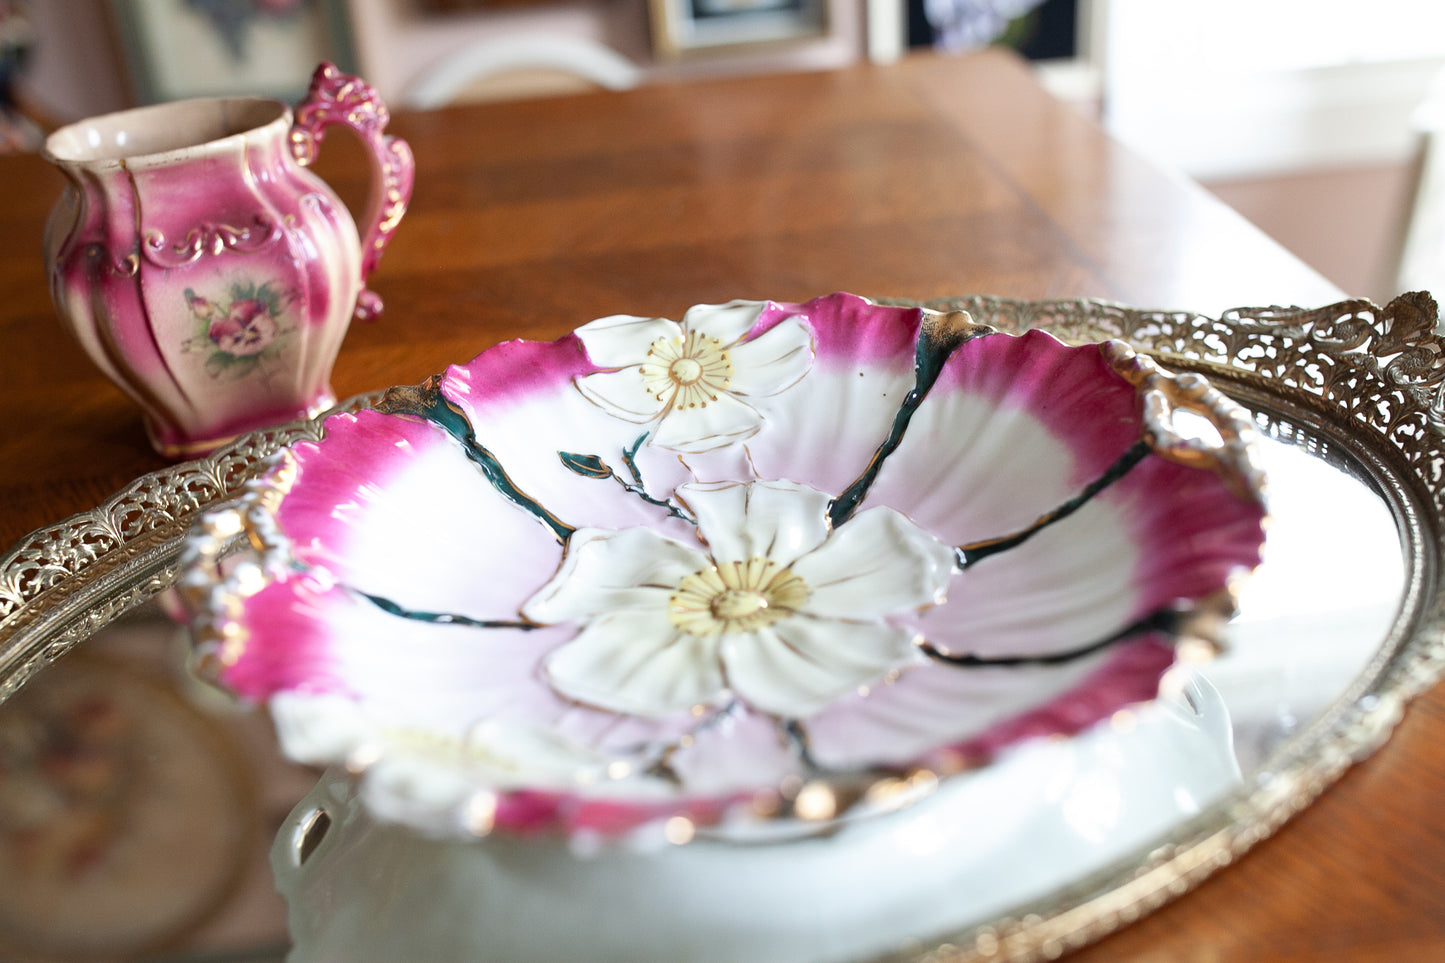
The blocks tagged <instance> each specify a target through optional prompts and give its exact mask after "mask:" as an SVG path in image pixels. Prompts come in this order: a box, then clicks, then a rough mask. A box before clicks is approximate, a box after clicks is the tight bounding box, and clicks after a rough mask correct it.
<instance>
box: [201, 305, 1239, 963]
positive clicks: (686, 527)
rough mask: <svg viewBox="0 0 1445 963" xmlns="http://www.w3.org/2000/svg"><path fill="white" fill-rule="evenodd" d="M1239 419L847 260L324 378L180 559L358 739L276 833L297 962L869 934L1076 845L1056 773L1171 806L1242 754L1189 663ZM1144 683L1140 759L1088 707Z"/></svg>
mask: <svg viewBox="0 0 1445 963" xmlns="http://www.w3.org/2000/svg"><path fill="white" fill-rule="evenodd" d="M1186 423H1192V425H1193V426H1192V427H1186ZM1200 426H1202V427H1200ZM1252 436H1253V432H1252V428H1251V422H1250V420H1249V418H1248V416H1247V415H1246V414H1245V413H1244V412H1243V410H1242V409H1239V408H1237V407H1236V406H1235V405H1233V404H1232V403H1231V402H1229V401H1228V400H1227V399H1226V398H1224V396H1223V395H1221V394H1220V393H1219V392H1217V391H1215V390H1214V389H1212V388H1211V387H1209V385H1208V384H1207V383H1206V382H1204V380H1203V379H1201V378H1199V377H1198V376H1197V375H1189V374H1186V375H1179V376H1173V375H1170V374H1168V373H1166V372H1164V371H1162V370H1161V369H1159V368H1158V367H1157V366H1156V365H1155V364H1154V363H1153V362H1152V361H1150V360H1149V359H1147V358H1143V357H1140V356H1137V355H1136V354H1135V353H1134V352H1133V351H1132V350H1131V349H1129V348H1128V347H1127V346H1125V345H1123V344H1122V343H1118V342H1105V343H1102V344H1086V345H1079V346H1069V345H1065V344H1063V343H1061V342H1059V341H1058V340H1056V339H1054V338H1053V337H1052V336H1050V335H1048V334H1045V333H1043V332H1039V331H1030V332H1027V333H1025V334H1023V335H1019V336H1015V335H1010V334H1004V333H999V332H995V331H993V330H992V329H990V328H988V327H987V326H985V325H981V324H977V323H975V322H974V321H973V319H971V318H970V317H969V316H968V315H967V314H966V313H963V312H956V313H951V314H944V313H938V312H933V311H929V310H925V309H919V308H910V307H892V306H884V305H879V304H875V303H872V302H870V301H867V300H864V299H862V298H857V297H853V296H850V295H844V294H838V295H833V296H830V297H825V298H820V299H817V300H814V301H811V302H808V303H805V304H785V303H774V302H750V301H736V302H732V303H729V304H724V305H701V306H697V307H694V308H692V309H691V310H689V311H688V312H687V313H686V314H685V315H683V317H682V318H681V320H680V321H676V322H674V321H671V320H665V319H657V318H641V317H631V316H614V317H607V318H602V319H600V320H596V321H593V322H591V323H590V324H587V325H584V326H583V327H581V328H579V329H578V330H577V331H576V332H574V333H573V334H571V335H568V336H566V337H564V338H561V339H560V340H557V341H555V342H551V343H535V342H524V341H517V342H510V343H506V344H501V345H498V346H496V347H494V348H491V349H489V350H487V351H485V352H483V353H482V354H481V355H479V356H478V357H477V358H475V359H474V360H473V361H471V362H470V363H468V364H466V365H462V366H457V367H453V368H451V369H449V370H448V371H447V372H446V373H445V374H444V375H442V376H440V377H439V378H436V379H432V380H431V381H429V382H427V383H425V384H423V385H421V386H419V387H416V388H408V389H393V390H392V391H391V392H388V393H387V395H386V396H385V397H384V398H383V399H382V400H381V401H380V402H378V403H376V404H375V405H373V406H371V407H369V408H365V409H363V410H360V411H357V412H355V413H347V414H338V415H334V416H332V417H331V418H330V419H328V420H327V422H326V423H325V434H324V437H322V438H321V440H319V441H316V442H302V443H298V444H295V445H293V446H292V447H291V448H289V449H287V450H284V451H283V452H282V453H281V454H280V456H279V457H278V460H277V461H276V463H275V465H274V467H273V468H272V469H271V470H270V471H269V472H268V473H267V474H266V475H265V476H264V477H263V478H262V479H261V481H260V482H259V483H258V484H256V485H255V486H254V487H253V488H252V490H251V491H250V492H249V493H248V495H247V496H246V497H245V498H244V499H243V500H242V501H241V502H240V503H239V504H237V505H234V506H230V507H228V508H226V509H223V510H221V511H218V512H214V513H212V514H210V515H209V516H207V517H206V519H205V520H204V521H203V522H202V524H201V526H200V527H199V528H198V530H197V532H196V534H195V535H194V536H193V538H192V539H191V542H190V545H189V548H188V553H187V561H186V565H187V571H186V573H185V574H184V576H183V579H182V584H183V588H184V590H185V592H186V593H187V594H188V596H189V598H190V601H191V604H192V606H193V609H194V611H195V627H196V630H197V634H198V639H199V643H198V653H199V655H200V659H199V665H200V668H201V670H202V671H204V672H205V673H207V674H209V675H210V676H211V677H213V678H214V679H215V680H216V681H218V682H219V683H220V684H222V685H223V686H225V687H227V688H229V689H230V690H232V691H234V692H235V693H237V694H239V695H240V696H242V697H244V698H246V699H251V700H261V701H265V702H267V703H268V704H269V706H270V709H271V712H272V714H273V717H274V719H275V723H276V727H277V731H278V735H279V738H280V741H281V743H282V745H283V748H284V749H285V751H286V752H287V753H288V754H289V755H291V756H292V757H294V758H295V759H298V760H301V761H305V762H310V763H316V764H320V765H328V766H332V767H334V769H333V771H332V773H331V774H330V775H329V776H328V777H327V778H326V779H325V780H323V782H322V784H321V785H320V786H319V787H318V789H317V791H316V792H315V793H313V795H312V797H311V798H310V799H308V800H307V801H306V802H304V803H303V804H302V806H301V807H299V808H298V810H297V813H296V814H295V816H294V817H293V822H292V824H290V825H289V826H288V827H287V829H285V830H283V833H282V835H281V837H280V838H279V839H278V842H277V848H276V851H275V855H274V863H275V865H276V868H277V871H278V875H279V877H280V885H281V888H282V890H283V892H284V893H285V894H286V895H287V897H288V899H289V900H290V901H291V913H292V927H293V936H294V937H295V939H296V941H297V949H296V951H295V952H296V955H295V957H294V958H296V959H329V958H340V957H344V958H347V959H361V958H366V957H367V953H371V954H373V956H372V957H371V958H377V959H385V958H394V957H393V956H388V955H387V954H395V953H396V952H399V949H398V948H399V947H405V946H412V947H425V948H426V949H428V950H430V951H432V952H439V953H441V954H442V955H446V954H447V953H448V952H456V953H465V954H466V956H467V958H470V959H515V958H519V957H526V956H531V957H535V958H552V957H555V956H561V955H580V956H585V957H586V958H588V959H643V958H649V957H652V958H659V959H683V958H686V959H707V960H714V959H716V960H727V959H748V958H760V957H765V958H769V959H798V960H805V959H806V960H840V959H852V958H855V957H857V956H859V955H860V954H862V955H866V954H869V953H877V952H886V951H889V950H890V949H893V948H896V947H897V946H898V945H899V944H900V943H901V941H904V940H908V939H926V938H928V937H930V936H932V935H935V933H936V932H937V931H938V930H939V929H941V928H944V927H946V926H947V925H949V924H950V919H949V918H945V917H946V916H947V913H948V912H956V908H955V909H944V908H940V905H939V903H938V900H937V898H936V895H937V893H938V892H940V888H941V887H942V888H946V887H948V886H952V887H953V888H954V889H953V896H951V897H950V899H951V900H955V901H956V900H957V899H958V898H960V894H963V893H964V891H965V890H969V887H970V886H971V887H972V890H974V891H977V899H979V900H983V901H985V902H986V901H987V900H988V899H989V898H991V897H1000V898H1015V897H1017V896H1018V895H1019V894H1020V893H1026V892H1027V891H1028V890H1029V887H1030V886H1034V885H1037V884H1038V882H1039V880H1041V879H1043V878H1044V874H1043V873H1042V872H1041V871H1037V870H1036V869H1030V866H1035V867H1036V866H1037V864H1039V863H1041V862H1045V863H1046V862H1047V861H1048V860H1047V859H1046V858H1044V857H1045V856H1046V855H1047V856H1052V857H1059V858H1063V853H1064V851H1066V850H1068V849H1069V848H1070V847H1073V848H1075V849H1078V850H1080V851H1081V852H1083V851H1087V850H1088V849H1089V847H1090V845H1091V841H1090V837H1089V832H1088V831H1087V830H1086V829H1081V828H1080V826H1082V825H1083V824H1084V823H1087V822H1088V820H1087V819H1084V820H1083V821H1082V823H1081V821H1080V818H1079V816H1078V813H1077V812H1074V813H1071V812H1070V811H1068V807H1067V806H1064V805H1062V804H1061V803H1060V799H1061V798H1063V797H1064V796H1067V795H1068V787H1069V785H1071V783H1070V779H1071V778H1073V777H1072V776H1070V775H1069V774H1070V773H1075V774H1079V773H1082V774H1083V775H1082V776H1079V778H1080V779H1082V778H1084V777H1085V776H1087V778H1088V779H1090V780H1093V783H1091V785H1093V786H1094V788H1095V789H1097V788H1098V785H1097V784H1098V782H1099V780H1100V779H1102V780H1103V781H1104V782H1105V783H1107V786H1108V789H1107V792H1106V795H1108V793H1109V792H1112V793H1113V794H1114V797H1116V802H1118V801H1119V800H1122V802H1120V803H1119V805H1116V806H1115V807H1114V808H1113V810H1111V812H1112V814H1113V818H1114V821H1115V823H1119V822H1120V813H1121V812H1123V813H1125V814H1126V816H1127V818H1125V819H1123V823H1125V824H1127V826H1128V827H1129V828H1130V831H1134V832H1137V833H1146V832H1149V831H1153V830H1155V829H1157V828H1159V827H1161V826H1164V825H1167V824H1168V822H1169V821H1170V820H1173V819H1177V818H1178V816H1179V815H1180V812H1181V811H1182V810H1181V807H1183V808H1184V810H1187V807H1188V805H1192V803H1181V802H1180V801H1179V800H1181V799H1184V800H1191V799H1196V798H1197V797H1198V796H1199V795H1201V794H1204V793H1207V792H1209V791H1212V790H1213V789H1217V788H1218V787H1219V786H1221V785H1224V784H1226V783H1227V782H1228V780H1229V779H1231V778H1233V776H1234V772H1235V770H1234V769H1233V759H1232V756H1231V754H1230V751H1229V727H1228V724H1227V719H1225V718H1224V717H1223V709H1222V706H1220V705H1218V704H1217V701H1216V700H1213V699H1212V698H1211V696H1210V694H1209V692H1208V691H1207V688H1206V687H1202V684H1201V683H1199V682H1198V681H1197V680H1189V679H1188V678H1187V677H1186V676H1185V675H1181V674H1180V672H1179V671H1178V670H1174V671H1173V672H1171V669H1173V667H1175V666H1176V664H1177V663H1178V661H1179V655H1180V653H1181V652H1182V651H1184V650H1186V649H1195V650H1207V649H1208V648H1209V646H1210V645H1211V644H1212V643H1213V642H1214V641H1215V632H1216V629H1217V627H1218V625H1219V624H1220V623H1221V622H1222V621H1223V617H1224V616H1226V615H1227V614H1228V612H1229V610H1230V600H1231V597H1232V596H1231V592H1232V589H1233V587H1234V584H1235V580H1236V579H1237V578H1238V577H1239V576H1240V575H1242V574H1245V573H1248V572H1249V571H1250V570H1252V569H1253V568H1254V567H1255V566H1256V565H1257V564H1258V562H1259V560H1260V549H1261V544H1262V541H1263V530H1262V526H1263V523H1264V519H1265V511H1264V506H1263V479H1262V475H1261V473H1260V471H1259V469H1258V467H1257V464H1256V461H1255V453H1254V448H1253V446H1252ZM243 533H244V534H245V535H246V536H247V538H246V539H245V541H244V544H243V549H242V551H240V552H239V553H236V552H231V551H230V550H229V546H231V545H232V544H233V543H234V542H235V541H236V536H238V535H241V534H243ZM1171 679H1172V680H1173V684H1172V685H1170V684H1169V682H1170V680H1171ZM1161 680H1162V681H1163V682H1164V683H1165V685H1164V687H1163V689H1164V692H1165V697H1163V698H1161V697H1160V694H1161ZM1125 716H1127V717H1128V718H1129V719H1130V720H1132V721H1131V722H1130V725H1129V729H1130V730H1131V731H1134V730H1135V729H1136V728H1137V729H1138V734H1137V735H1136V737H1135V741H1136V743H1138V744H1139V745H1141V746H1142V745H1145V744H1148V745H1149V746H1151V747H1152V748H1151V749H1150V750H1149V753H1148V754H1147V755H1148V758H1149V759H1152V760H1153V761H1152V762H1151V763H1148V764H1143V763H1141V761H1140V760H1141V759H1142V758H1144V757H1143V756H1140V757H1139V758H1134V757H1132V756H1131V751H1130V750H1129V749H1128V748H1127V747H1128V745H1129V744H1130V743H1127V742H1125V743H1121V742H1119V741H1118V740H1113V741H1110V742H1108V743H1107V744H1104V743H1098V742H1096V741H1091V740H1092V739H1093V738H1094V737H1093V732H1094V731H1095V730H1097V729H1098V728H1099V727H1100V726H1101V725H1104V726H1108V725H1110V724H1111V723H1112V724H1114V725H1115V728H1116V729H1117V728H1118V723H1119V720H1120V719H1121V717H1125ZM1116 734H1117V733H1116ZM1066 737H1072V738H1066ZM1160 746H1163V747H1164V749H1163V750H1162V751H1161V749H1160ZM1140 752H1141V753H1142V752H1143V750H1142V749H1141V750H1140ZM1160 759H1164V760H1166V761H1165V762H1160V761H1159V760H1160ZM1085 760H1087V762H1086V761H1085ZM1167 760H1174V761H1173V762H1170V761H1167ZM1005 762H1007V763H1008V765H1003V763H1005ZM991 763H992V764H991ZM1077 783H1078V780H1075V783H1074V785H1076V784H1077ZM1121 807H1122V808H1121ZM1131 807H1132V808H1131ZM1005 824H1006V825H1007V826H1008V829H1007V831H1006V832H1005V830H1004V829H1002V828H1000V827H1002V826H1004V825H1005ZM328 825H329V830H328V831H326V832H322V829H324V828H325V827H327V826H328ZM1020 832H1024V833H1025V835H1027V836H1028V837H1029V838H1032V839H1033V840H1034V841H1035V844H1036V845H1039V846H1045V847H1049V848H1050V853H1049V854H1044V853H1043V852H1042V851H1038V852H1034V851H1032V850H1031V851H1030V852H1032V855H1030V854H1029V853H1022V854H1021V853H1020V851H1019V850H1017V849H1013V850H1009V851H1004V850H1002V849H1000V847H999V846H998V845H997V844H996V842H997V840H998V839H999V838H1002V837H1001V836H1000V834H1001V833H1003V834H1004V835H1007V834H1009V833H1012V834H1014V836H1017V835H1018V834H1019V833H1020ZM1143 838H1147V837H1141V839H1143ZM991 840H992V841H993V842H990V841H991ZM910 841H911V842H910ZM650 844H652V845H650ZM910 847H911V849H910ZM905 852H909V853H911V855H909V856H908V858H907V859H906V860H904V859H903V856H902V855H901V854H903V853H905ZM1021 856H1022V858H1021ZM904 864H906V868H905V869H904V870H902V871H900V870H899V867H900V866H901V865H904ZM318 867H321V869H318ZM890 867H891V868H890ZM313 870H314V872H313ZM308 874H310V875H308ZM965 880H971V881H972V882H971V883H965ZM780 887H781V889H780ZM786 893H794V894H795V896H796V898H794V899H788V898H786V895H785V894H786ZM799 894H803V895H799ZM923 894H934V898H933V899H931V900H925V899H922V898H921V896H922V895H923ZM800 899H801V900H802V903H800V902H799V900H800ZM947 905H951V904H945V906H947ZM800 906H806V909H801V908H800ZM904 906H907V907H910V909H909V910H908V911H907V912H905V911H903V910H902V909H901V908H900V907H904ZM644 932H645V934H646V935H645V936H643V935H642V934H643V933H644ZM338 954H339V957H338ZM378 954H379V955H378Z"/></svg>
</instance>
